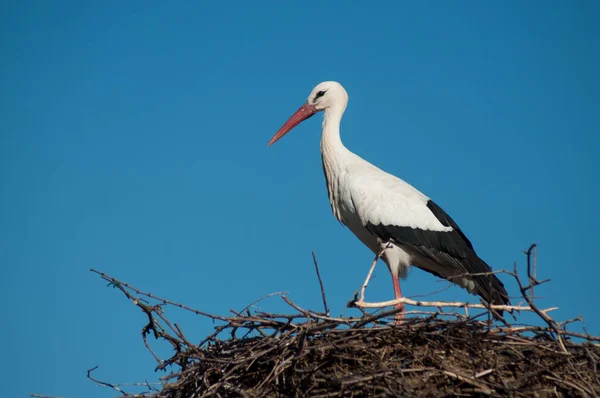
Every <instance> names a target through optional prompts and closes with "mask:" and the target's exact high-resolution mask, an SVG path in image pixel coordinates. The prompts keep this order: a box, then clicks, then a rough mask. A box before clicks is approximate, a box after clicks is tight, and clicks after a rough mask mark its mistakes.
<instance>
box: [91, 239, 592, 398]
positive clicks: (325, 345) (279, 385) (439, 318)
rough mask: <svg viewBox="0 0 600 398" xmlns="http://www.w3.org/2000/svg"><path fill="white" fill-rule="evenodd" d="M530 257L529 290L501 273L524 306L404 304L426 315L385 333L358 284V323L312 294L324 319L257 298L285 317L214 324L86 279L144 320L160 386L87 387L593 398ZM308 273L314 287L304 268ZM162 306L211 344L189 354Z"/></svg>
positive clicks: (243, 314)
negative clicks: (160, 347)
mask: <svg viewBox="0 0 600 398" xmlns="http://www.w3.org/2000/svg"><path fill="white" fill-rule="evenodd" d="M532 248H534V246H532V247H531V248H530V250H529V251H528V252H527V254H528V268H527V269H528V277H529V284H528V285H527V286H524V285H523V284H522V283H521V280H520V279H519V276H518V275H517V273H516V267H515V271H514V272H509V274H511V275H512V276H514V278H515V281H516V283H517V285H518V288H519V290H520V292H521V294H522V296H523V301H524V302H525V303H526V304H527V306H514V307H510V306H486V305H482V304H477V305H471V304H466V303H442V302H416V301H413V300H408V299H406V300H405V301H403V303H406V304H407V305H414V306H418V307H427V306H429V307H435V308H436V310H435V311H429V312H428V311H423V310H421V309H420V308H419V310H418V311H414V310H412V311H408V312H406V319H405V321H404V322H403V323H402V324H399V325H398V324H395V323H394V322H393V316H394V314H395V313H397V312H398V309H396V310H390V311H385V312H382V311H376V312H375V313H373V312H367V311H366V310H365V308H372V307H374V306H375V305H374V304H369V303H365V302H364V290H365V288H366V285H367V283H368V279H369V277H367V280H366V281H365V284H364V285H363V288H362V290H361V293H360V297H355V300H353V301H352V302H351V303H349V304H350V305H351V306H357V307H359V309H361V310H362V311H363V316H362V317H358V318H334V317H331V316H330V315H329V310H328V308H327V301H326V298H325V291H324V289H323V286H322V283H321V292H322V297H323V304H324V309H325V311H324V312H316V311H310V310H305V309H303V308H301V307H300V306H298V305H297V304H295V303H294V302H292V301H291V300H290V299H289V298H287V297H286V296H285V295H283V294H280V293H276V294H272V295H269V296H274V295H278V296H280V298H281V299H283V300H284V301H285V302H286V303H287V304H288V305H289V306H290V309H291V314H272V313H266V312H253V311H252V308H253V307H252V305H250V306H248V307H246V308H244V310H242V311H240V312H234V315H233V316H228V317H223V316H217V315H212V314H207V313H205V312H202V311H199V310H196V309H193V308H189V307H187V306H185V305H183V304H179V303H175V302H172V301H169V300H168V299H164V298H160V297H156V296H155V295H152V294H150V293H144V292H142V291H140V290H138V289H136V288H135V287H133V286H131V285H129V284H127V283H123V282H121V281H118V280H117V279H115V278H113V277H111V276H108V275H106V274H103V273H100V272H98V271H95V270H92V271H93V272H96V273H98V274H99V275H100V276H101V277H102V278H103V279H104V280H106V281H108V282H109V284H110V285H112V286H113V287H115V288H118V289H119V290H120V291H121V292H123V294H124V295H125V296H126V297H127V299H129V300H130V301H131V302H133V303H134V304H135V305H136V306H137V307H139V308H140V309H141V310H142V311H143V312H144V313H145V314H146V315H147V316H148V323H147V325H146V326H144V327H143V329H142V336H143V340H144V343H145V344H146V347H147V348H148V350H149V351H150V353H151V354H152V355H153V356H154V358H155V360H156V362H157V367H156V369H157V370H159V371H164V372H165V373H166V374H165V375H163V376H162V377H160V382H159V383H155V384H152V383H147V382H146V383H137V384H136V385H137V386H142V387H144V388H145V390H144V391H143V392H139V393H135V394H133V393H130V392H126V391H124V390H123V385H119V384H111V383H107V382H105V381H100V380H98V379H97V378H95V377H94V376H93V375H92V371H93V370H94V369H95V368H94V369H90V370H89V371H88V377H89V378H90V379H91V380H93V381H94V382H96V383H98V384H100V385H102V386H105V387H110V388H112V389H113V390H115V391H118V392H119V394H120V395H121V396H135V397H145V398H158V397H168V398H184V397H185V398H187V397H213V396H216V397H309V396H310V397H360V396H368V397H388V396H389V397H432V396H435V397H443V396H503V397H504V396H510V397H545V396H548V397H577V396H580V397H593V396H600V379H599V376H598V366H599V365H598V363H599V362H600V337H595V336H591V335H589V334H587V333H585V334H583V333H576V332H573V331H569V330H567V325H568V324H570V323H571V322H573V321H574V320H571V321H566V322H556V321H555V320H553V319H552V318H551V317H550V316H549V315H548V313H549V312H550V311H551V310H553V309H552V308H550V309H545V310H541V309H539V308H538V307H536V306H535V304H534V300H533V294H532V293H533V287H534V286H536V285H539V284H540V283H542V282H543V281H542V282H539V281H537V280H536V279H535V277H533V276H532V275H531V269H532V267H531V262H530V257H531V251H532ZM377 258H378V257H376V258H375V261H374V263H373V266H372V268H371V271H370V273H371V272H372V269H373V267H374V264H375V262H376V260H377ZM315 266H316V270H317V275H318V276H319V282H321V279H320V275H319V272H318V265H317V263H316V259H315ZM533 269H535V267H533ZM370 273H369V275H370ZM253 304H254V303H253ZM384 304H386V306H388V305H389V302H388V303H384ZM169 306H175V307H179V308H182V309H184V310H187V311H191V312H193V313H195V314H198V315H200V316H203V317H208V318H211V319H212V320H213V321H215V324H216V325H217V326H215V331H214V333H213V334H211V335H209V336H207V337H206V338H205V339H204V340H202V341H201V342H200V343H199V344H192V343H191V342H190V341H189V340H188V339H187V338H186V336H185V335H184V334H183V332H182V330H181V328H180V327H179V326H178V325H177V323H172V322H171V321H170V320H169V319H167V317H166V315H165V308H166V307H169ZM482 306H483V307H484V310H483V312H482V311H480V312H479V313H478V314H469V313H468V308H479V309H480V308H482ZM441 307H453V308H455V309H456V308H457V307H464V309H465V314H459V313H458V312H443V311H442V309H441ZM496 310H502V311H505V312H508V313H514V312H515V311H531V312H533V313H535V314H537V315H538V317H539V320H540V322H539V323H540V324H539V325H521V324H509V323H508V322H507V321H506V320H505V319H504V318H502V317H498V312H497V311H496ZM577 320H580V319H577ZM149 337H154V338H155V339H158V340H162V341H165V342H167V343H169V344H170V345H171V346H172V347H173V349H174V354H173V356H172V357H171V358H168V359H161V358H159V357H158V356H157V355H156V354H155V352H154V351H153V350H152V345H151V344H150V341H149ZM129 385H131V384H129Z"/></svg>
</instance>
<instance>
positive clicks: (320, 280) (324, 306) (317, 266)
mask: <svg viewBox="0 0 600 398" xmlns="http://www.w3.org/2000/svg"><path fill="white" fill-rule="evenodd" d="M312 258H313V263H314V264H315V270H316V271H317V278H319V286H320V287H321V297H322V298H323V308H324V309H325V315H327V316H329V307H327V298H326V297H325V288H324V287H323V280H322V279H321V273H320V272H319V264H318V263H317V256H316V255H315V251H314V250H313V251H312Z"/></svg>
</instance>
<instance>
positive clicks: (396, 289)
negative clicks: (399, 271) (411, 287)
mask: <svg viewBox="0 0 600 398" xmlns="http://www.w3.org/2000/svg"><path fill="white" fill-rule="evenodd" d="M392 281H393V282H394V296H395V298H396V300H397V299H399V298H402V290H401V289H400V279H399V278H398V275H394V274H392ZM394 308H402V310H400V312H397V313H396V316H395V317H394V324H396V325H400V324H401V323H403V322H404V311H405V309H404V304H402V303H400V304H396V305H395V306H394Z"/></svg>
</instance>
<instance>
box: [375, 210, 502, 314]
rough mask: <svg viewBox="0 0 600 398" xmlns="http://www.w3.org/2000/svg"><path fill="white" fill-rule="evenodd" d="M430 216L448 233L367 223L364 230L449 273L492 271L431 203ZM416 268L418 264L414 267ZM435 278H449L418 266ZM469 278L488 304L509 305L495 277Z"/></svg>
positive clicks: (442, 213) (476, 276)
mask: <svg viewBox="0 0 600 398" xmlns="http://www.w3.org/2000/svg"><path fill="white" fill-rule="evenodd" d="M427 207H428V208H429V210H430V211H431V213H432V214H433V215H434V216H435V217H436V218H437V219H438V220H439V221H440V223H442V224H443V225H444V226H445V227H452V231H450V232H441V231H429V230H423V229H418V228H411V227H398V226H394V225H383V224H379V225H373V224H370V223H369V224H367V226H366V227H367V229H369V231H371V233H373V234H375V235H376V236H378V237H379V238H380V239H381V240H382V241H384V242H387V241H389V240H391V241H393V242H394V243H396V244H399V245H401V246H407V247H410V248H411V249H412V250H413V251H415V252H417V253H419V254H420V255H422V256H423V257H425V258H428V259H430V260H432V261H433V262H435V263H436V264H438V265H439V266H442V267H447V268H450V269H451V271H450V270H449V271H450V272H449V273H448V274H454V275H459V274H479V273H486V272H491V271H492V269H491V268H490V266H489V265H487V264H486V263H485V261H483V260H482V259H481V258H479V256H477V254H476V253H475V250H474V249H473V245H472V244H471V242H470V241H469V239H468V238H467V237H466V236H465V234H464V233H463V231H462V230H461V229H460V227H459V226H458V225H457V224H456V222H454V220H453V219H452V217H450V216H449V215H448V213H446V212H445V211H444V210H442V208H441V207H439V206H438V205H437V204H435V203H434V202H433V201H432V200H429V201H428V202H427ZM414 265H416V266H419V265H418V264H414ZM419 268H422V269H423V270H425V271H427V272H430V273H432V274H434V275H436V276H438V277H442V278H445V279H448V277H445V276H443V275H440V274H438V273H436V272H434V271H432V270H430V269H426V268H424V267H419ZM471 279H472V280H473V281H474V282H475V285H476V287H477V291H478V293H479V295H480V296H481V297H482V298H483V299H484V300H485V301H487V302H488V303H491V304H508V303H509V299H508V294H507V292H506V289H505V288H504V285H503V284H502V282H501V281H500V280H499V279H498V278H497V277H496V275H474V276H472V277H471Z"/></svg>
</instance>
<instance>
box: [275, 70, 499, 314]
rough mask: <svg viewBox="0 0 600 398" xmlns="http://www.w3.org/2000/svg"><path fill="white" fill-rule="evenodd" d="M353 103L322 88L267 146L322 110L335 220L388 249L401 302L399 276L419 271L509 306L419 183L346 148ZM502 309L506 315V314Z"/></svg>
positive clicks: (376, 247) (336, 90)
mask: <svg viewBox="0 0 600 398" xmlns="http://www.w3.org/2000/svg"><path fill="white" fill-rule="evenodd" d="M347 105H348V93H347V92H346V90H345V89H344V87H343V86H342V85H341V84H340V83H338V82H335V81H326V82H322V83H319V84H318V85H317V86H316V87H315V88H314V89H313V90H312V91H311V93H310V95H309V96H308V99H307V101H306V102H305V103H304V104H303V105H302V106H301V107H300V108H299V109H298V110H297V111H296V112H295V113H294V114H293V115H292V116H291V117H290V118H289V119H288V121H287V122H286V123H285V124H283V126H282V127H281V128H280V129H279V130H278V131H277V132H276V133H275V135H274V136H273V137H272V138H271V140H270V141H269V143H268V145H267V146H271V145H272V144H274V143H275V142H276V141H278V140H279V139H280V138H281V137H283V136H284V135H286V134H287V133H288V132H290V131H291V130H292V129H293V128H294V127H296V126H297V125H298V124H300V123H301V122H303V121H304V120H306V119H308V118H310V117H312V116H314V115H315V114H317V113H318V112H323V124H322V134H321V160H322V166H323V172H324V174H325V182H326V185H327V192H328V196H329V203H330V205H331V209H332V211H333V215H334V216H335V218H336V219H337V220H338V221H339V222H340V223H341V224H343V225H345V226H346V227H347V228H348V229H350V231H352V232H353V233H354V235H356V237H357V238H358V239H359V240H360V241H361V242H362V243H363V244H365V245H366V246H367V247H368V248H369V249H370V250H371V251H373V253H375V254H378V253H381V252H382V251H383V254H382V255H381V258H382V259H383V261H384V262H385V264H386V265H387V267H388V269H389V271H390V273H391V276H392V281H393V285H394V295H395V299H400V298H402V290H401V288H400V279H405V278H406V277H407V274H408V271H409V269H410V267H411V266H415V267H417V268H419V269H422V270H424V271H427V272H429V273H431V274H433V275H435V276H437V277H439V278H443V279H447V280H449V281H451V282H453V283H454V284H457V285H459V286H461V287H462V288H464V289H466V290H467V291H468V292H469V293H471V294H473V295H478V296H480V297H481V298H482V299H483V300H485V301H486V302H487V303H488V304H496V305H507V304H510V300H509V297H508V294H507V292H506V289H505V287H504V285H503V283H502V282H501V281H500V280H499V279H498V278H497V277H496V275H495V274H493V273H492V269H491V268H490V266H489V265H488V264H487V263H486V262H485V261H484V260H482V259H481V258H480V257H479V256H478V255H477V254H476V252H475V249H474V248H473V245H472V243H471V241H470V240H469V239H468V238H467V236H466V235H465V233H464V232H463V231H462V229H461V228H460V227H459V226H458V225H457V224H456V222H455V221H454V220H453V219H452V217H450V216H449V215H448V213H446V212H445V211H444V210H443V209H442V208H441V207H440V206H438V205H437V204H436V203H435V202H434V201H433V200H431V199H430V198H429V197H428V196H426V195H425V194H423V193H421V192H420V191H419V190H417V189H416V188H414V187H413V186H412V185H410V184H408V183H407V182H405V181H403V180H401V179H400V178H398V177H396V176H394V175H392V174H389V173H387V172H385V171H383V170H381V169H380V168H378V167H376V166H374V165H373V164H371V163H369V162H368V161H366V160H364V159H362V158H361V157H360V156H358V155H356V154H354V153H353V152H351V151H350V150H349V149H348V148H346V146H344V144H343V143H342V140H341V137H340V124H341V120H342V116H343V114H344V112H345V110H346V106H347ZM384 249H385V250H384ZM396 309H398V312H397V314H396V320H397V321H398V319H400V320H402V319H403V317H404V316H403V314H404V311H405V309H404V305H403V304H397V305H396ZM497 312H498V313H499V314H500V316H502V311H497ZM399 314H401V315H400V317H399V318H398V315H399Z"/></svg>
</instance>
